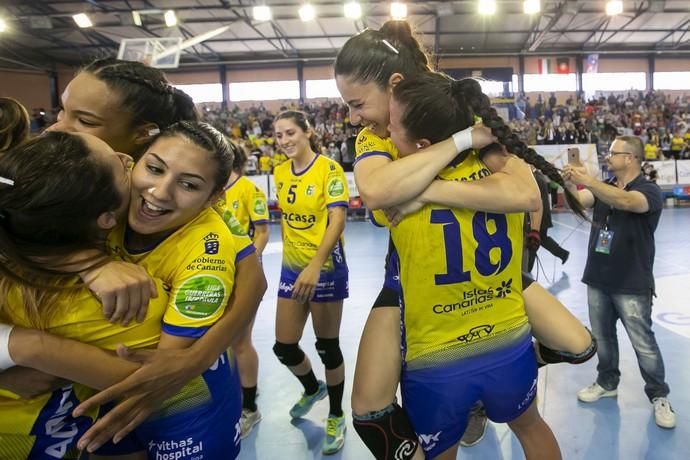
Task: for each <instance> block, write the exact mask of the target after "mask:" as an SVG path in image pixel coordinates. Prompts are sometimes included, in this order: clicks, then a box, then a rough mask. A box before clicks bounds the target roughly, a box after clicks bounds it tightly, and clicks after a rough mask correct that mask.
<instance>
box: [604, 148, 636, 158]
mask: <svg viewBox="0 0 690 460" xmlns="http://www.w3.org/2000/svg"><path fill="white" fill-rule="evenodd" d="M615 155H632V153H630V152H616V151H615V150H609V151H608V153H607V154H606V156H607V157H612V156H615Z"/></svg>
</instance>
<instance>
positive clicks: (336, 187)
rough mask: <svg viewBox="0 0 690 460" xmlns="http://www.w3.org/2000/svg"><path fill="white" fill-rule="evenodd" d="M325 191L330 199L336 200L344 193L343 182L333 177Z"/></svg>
mask: <svg viewBox="0 0 690 460" xmlns="http://www.w3.org/2000/svg"><path fill="white" fill-rule="evenodd" d="M326 190H328V196H330V197H331V198H336V197H339V196H341V195H342V194H343V193H345V184H343V181H342V180H340V178H339V177H334V178H333V179H331V180H330V181H328V187H327V188H326Z"/></svg>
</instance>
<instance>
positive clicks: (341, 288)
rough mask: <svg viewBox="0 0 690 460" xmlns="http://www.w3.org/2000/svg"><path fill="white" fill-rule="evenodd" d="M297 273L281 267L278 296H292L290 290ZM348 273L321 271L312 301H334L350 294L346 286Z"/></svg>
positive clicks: (285, 297)
mask: <svg viewBox="0 0 690 460" xmlns="http://www.w3.org/2000/svg"><path fill="white" fill-rule="evenodd" d="M298 276H299V273H295V272H294V271H292V270H289V269H287V268H285V267H283V269H282V271H281V272H280V285H279V287H278V297H282V298H284V299H291V298H292V290H293V289H294V286H295V282H296V281H297V277H298ZM348 284H349V283H348V275H347V271H345V273H344V274H343V273H338V272H333V273H324V272H321V276H320V277H319V282H318V283H317V285H316V290H315V291H314V296H313V297H312V298H311V301H312V302H335V301H337V300H343V299H347V298H348V296H349V295H350V288H349V286H348Z"/></svg>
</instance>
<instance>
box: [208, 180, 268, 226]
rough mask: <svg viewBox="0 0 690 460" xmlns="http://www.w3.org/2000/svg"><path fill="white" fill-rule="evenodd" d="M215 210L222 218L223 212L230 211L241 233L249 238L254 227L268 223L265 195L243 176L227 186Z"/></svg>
mask: <svg viewBox="0 0 690 460" xmlns="http://www.w3.org/2000/svg"><path fill="white" fill-rule="evenodd" d="M215 208H216V210H217V211H219V212H220V213H221V216H224V217H225V212H226V211H230V212H231V213H232V214H233V216H234V217H235V218H236V219H237V220H238V222H239V224H240V228H241V229H242V232H243V233H245V234H246V235H249V236H250V237H251V236H253V235H254V226H255V225H261V224H267V223H268V204H267V203H266V195H265V194H264V192H262V191H261V190H260V189H259V188H258V187H257V186H256V185H254V182H252V181H251V179H248V178H247V177H244V176H240V177H238V178H237V179H236V180H235V181H234V182H233V183H231V184H230V185H228V186H227V188H226V189H225V195H224V197H223V198H221V199H220V200H219V201H218V203H216V205H215ZM226 223H227V222H226ZM230 226H231V228H232V225H230Z"/></svg>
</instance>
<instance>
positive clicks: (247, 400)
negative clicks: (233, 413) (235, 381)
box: [242, 387, 257, 412]
mask: <svg viewBox="0 0 690 460" xmlns="http://www.w3.org/2000/svg"><path fill="white" fill-rule="evenodd" d="M242 409H247V410H248V411H251V412H256V409H257V407H256V387H249V388H245V387H242Z"/></svg>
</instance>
